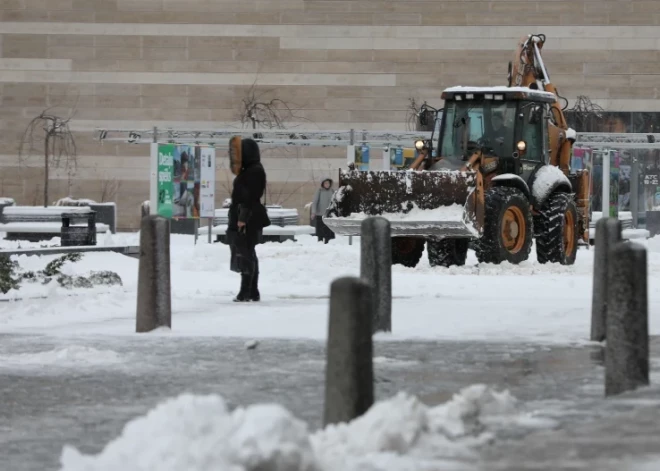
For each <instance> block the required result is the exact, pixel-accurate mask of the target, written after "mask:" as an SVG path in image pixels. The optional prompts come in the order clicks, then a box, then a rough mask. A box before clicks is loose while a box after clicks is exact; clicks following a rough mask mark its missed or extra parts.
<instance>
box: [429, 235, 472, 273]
mask: <svg viewBox="0 0 660 471" xmlns="http://www.w3.org/2000/svg"><path fill="white" fill-rule="evenodd" d="M469 242H470V240H469V239H442V240H427V241H426V251H427V252H428V257H429V264H430V265H431V266H432V267H437V266H440V267H451V266H454V265H456V266H463V265H465V259H466V258H467V252H468V245H469Z"/></svg>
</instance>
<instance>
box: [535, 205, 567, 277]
mask: <svg viewBox="0 0 660 471" xmlns="http://www.w3.org/2000/svg"><path fill="white" fill-rule="evenodd" d="M539 213H540V214H539V215H537V216H535V217H534V226H535V228H536V234H537V235H536V258H537V260H538V261H539V263H560V264H562V265H573V264H574V263H575V258H576V256H577V248H578V229H577V227H578V223H577V221H578V214H577V206H576V205H575V201H574V200H573V198H571V196H570V195H568V194H566V193H555V194H554V195H552V196H550V198H548V200H547V201H546V203H545V204H544V205H543V207H542V208H541V209H540V210H539Z"/></svg>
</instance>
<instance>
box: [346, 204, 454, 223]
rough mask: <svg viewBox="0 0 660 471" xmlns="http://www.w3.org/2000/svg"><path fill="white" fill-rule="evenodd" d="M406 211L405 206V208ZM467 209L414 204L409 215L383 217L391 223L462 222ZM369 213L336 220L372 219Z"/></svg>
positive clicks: (386, 214) (386, 213)
mask: <svg viewBox="0 0 660 471" xmlns="http://www.w3.org/2000/svg"><path fill="white" fill-rule="evenodd" d="M403 209H405V206H404V208H403ZM464 212H465V208H464V207H463V206H462V205H460V204H457V203H454V204H452V205H449V206H441V207H439V208H434V209H420V208H419V207H418V206H417V205H416V204H414V203H413V208H412V209H411V210H410V211H408V212H407V213H402V212H397V213H388V212H383V213H382V214H380V216H381V217H384V218H387V219H388V220H390V221H407V222H429V221H461V220H462V219H463V214H464ZM371 216H372V215H371V214H367V213H351V214H350V215H349V216H346V217H343V218H336V219H346V220H362V219H366V218H368V217H371Z"/></svg>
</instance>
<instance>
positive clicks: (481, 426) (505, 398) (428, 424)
mask: <svg viewBox="0 0 660 471" xmlns="http://www.w3.org/2000/svg"><path fill="white" fill-rule="evenodd" d="M515 404H516V401H515V399H514V398H513V397H512V396H511V395H510V394H509V393H508V392H503V393H498V392H495V391H493V390H492V389H490V388H488V387H487V386H485V385H474V386H470V387H468V388H465V389H463V390H462V391H461V392H460V393H459V394H457V395H455V396H454V397H453V399H452V400H451V401H449V402H447V403H445V404H442V405H439V406H436V407H427V406H426V405H424V404H423V403H421V402H420V401H419V400H418V399H417V398H415V397H413V396H409V395H407V394H406V393H399V394H397V395H396V396H394V397H393V398H391V399H389V400H387V401H382V402H379V403H376V404H375V405H374V406H373V407H372V408H371V409H370V410H369V411H368V412H367V413H366V414H365V415H363V416H362V417H359V418H357V419H355V420H353V421H352V422H350V423H349V424H337V425H330V426H328V427H326V428H325V429H324V430H321V431H319V432H317V433H316V434H314V435H313V436H312V437H311V441H312V445H313V446H314V449H315V451H316V455H317V457H318V459H319V461H320V463H321V464H322V469H327V470H349V469H351V470H358V469H365V467H366V466H368V469H370V470H371V471H376V470H388V469H392V470H393V469H401V468H400V466H404V464H405V466H407V467H409V466H411V465H414V464H417V465H418V467H412V468H410V469H426V467H425V466H422V464H423V463H429V462H430V463H432V462H434V461H435V462H436V465H437V464H438V463H437V460H443V459H447V458H471V457H474V456H475V455H474V452H473V450H472V447H473V446H478V445H480V444H483V443H486V442H489V441H490V440H492V434H491V433H488V432H486V429H485V426H486V424H487V423H488V422H490V421H497V420H496V419H497V418H498V417H502V416H508V415H510V414H512V413H513V412H514V409H515ZM397 455H399V456H397ZM402 458H405V461H403V462H402V461H401V459H402ZM390 459H391V460H395V459H396V462H397V463H398V464H397V465H396V466H394V461H392V462H390V463H388V460H390ZM406 469H408V468H406Z"/></svg>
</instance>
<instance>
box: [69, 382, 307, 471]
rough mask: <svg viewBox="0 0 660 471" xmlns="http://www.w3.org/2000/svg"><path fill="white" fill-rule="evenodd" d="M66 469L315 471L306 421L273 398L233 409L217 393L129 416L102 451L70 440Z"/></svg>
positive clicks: (180, 399) (172, 401)
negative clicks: (84, 449) (90, 452)
mask: <svg viewBox="0 0 660 471" xmlns="http://www.w3.org/2000/svg"><path fill="white" fill-rule="evenodd" d="M61 463H62V468H61V469H62V471H83V470H84V471H101V470H107V471H116V470H119V469H121V470H123V471H133V470H135V471H137V470H144V471H147V470H148V471H152V470H158V471H212V470H213V471H216V470H227V471H234V470H235V471H239V470H257V469H263V470H266V469H268V470H269V471H297V470H300V471H312V470H314V469H315V468H314V466H313V463H314V455H313V452H312V448H311V445H310V443H309V439H308V431H307V425H306V424H305V423H304V422H302V421H300V420H298V419H296V418H295V417H293V416H292V415H291V414H290V413H289V412H288V411H286V410H285V409H284V408H282V407H281V406H278V405H274V404H260V405H253V406H250V407H247V408H239V409H236V410H234V411H233V412H229V411H228V409H227V405H226V403H225V401H224V399H223V398H222V397H220V396H217V395H208V396H194V395H190V394H184V395H181V396H179V397H177V398H175V399H170V400H168V401H165V402H164V403H161V404H160V405H158V406H157V407H156V408H154V409H153V410H151V411H150V412H149V413H147V415H146V416H143V417H139V418H137V419H134V420H133V421H131V422H129V423H128V424H127V425H126V426H125V427H124V430H123V432H122V434H121V436H120V437H119V438H117V439H115V440H114V441H112V442H110V443H109V444H108V445H107V446H106V447H105V449H104V450H103V451H102V452H101V453H100V454H99V455H97V456H85V455H83V454H81V453H80V452H79V451H77V450H76V449H74V448H72V447H69V446H65V447H64V450H63V451H62V457H61Z"/></svg>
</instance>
